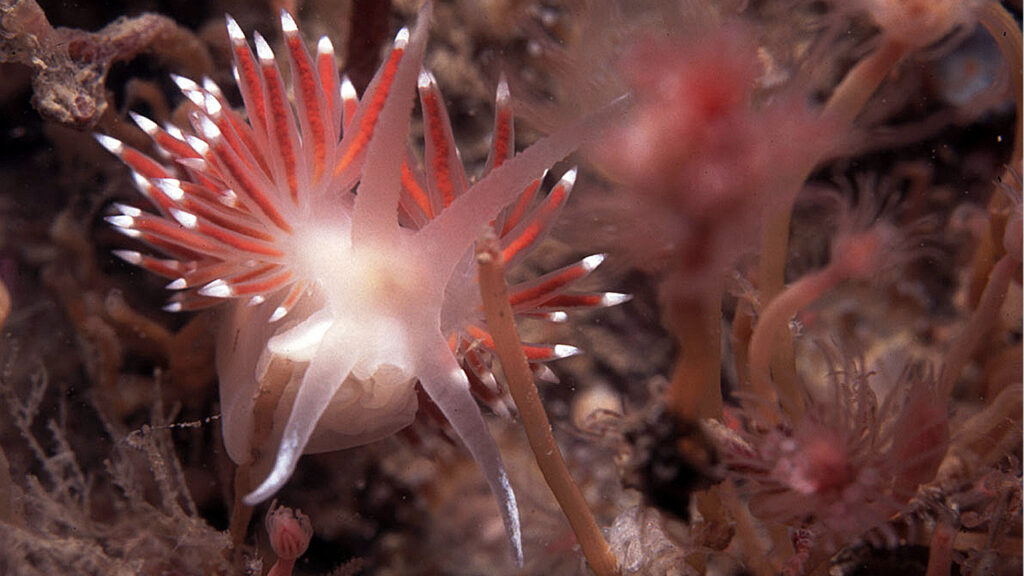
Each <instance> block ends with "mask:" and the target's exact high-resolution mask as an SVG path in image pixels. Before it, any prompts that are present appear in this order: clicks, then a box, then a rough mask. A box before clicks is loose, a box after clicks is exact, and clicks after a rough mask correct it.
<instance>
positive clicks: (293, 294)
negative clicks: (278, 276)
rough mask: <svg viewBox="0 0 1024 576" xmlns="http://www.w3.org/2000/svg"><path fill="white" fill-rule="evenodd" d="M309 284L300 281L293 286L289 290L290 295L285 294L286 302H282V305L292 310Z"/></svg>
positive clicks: (287, 309)
mask: <svg viewBox="0 0 1024 576" xmlns="http://www.w3.org/2000/svg"><path fill="white" fill-rule="evenodd" d="M308 286H309V283H308V282H299V283H297V284H295V285H294V286H292V289H291V290H289V291H288V296H285V299H284V302H281V306H280V307H281V308H284V309H285V310H286V311H289V312H290V311H291V309H292V308H294V307H295V305H296V304H297V303H298V302H299V298H302V294H303V293H304V292H305V291H306V288H307V287H308Z"/></svg>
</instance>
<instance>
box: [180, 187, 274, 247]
mask: <svg viewBox="0 0 1024 576" xmlns="http://www.w3.org/2000/svg"><path fill="white" fill-rule="evenodd" d="M181 205H182V208H184V209H185V210H186V211H187V212H191V213H192V214H195V215H196V216H199V217H200V218H205V219H206V220H209V221H210V222H212V223H213V224H216V225H217V226H220V227H221V228H224V229H226V230H231V231H232V232H237V233H238V234H242V235H244V236H248V237H250V238H253V239H255V240H260V241H263V242H274V241H275V240H276V238H274V237H273V236H271V235H270V234H267V233H266V232H264V231H262V230H259V229H257V228H253V227H251V226H247V225H246V224H243V223H242V222H239V218H238V217H237V216H235V215H234V214H232V213H231V212H230V211H228V210H225V209H223V208H221V207H220V206H218V205H216V204H209V203H207V202H205V201H204V200H200V199H198V198H189V197H186V198H185V199H184V201H183V202H182V204H181Z"/></svg>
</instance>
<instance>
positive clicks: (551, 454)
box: [476, 233, 618, 576]
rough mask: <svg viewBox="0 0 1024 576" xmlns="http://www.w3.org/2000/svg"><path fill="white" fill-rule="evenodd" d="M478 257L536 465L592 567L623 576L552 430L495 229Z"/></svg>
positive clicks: (497, 344) (487, 306)
mask: <svg viewBox="0 0 1024 576" xmlns="http://www.w3.org/2000/svg"><path fill="white" fill-rule="evenodd" d="M476 260H477V266H478V268H479V275H480V295H481V297H482V299H483V304H484V312H485V313H486V315H487V329H488V331H490V333H491V336H492V337H493V338H494V348H495V350H496V352H497V353H498V358H499V359H500V360H501V366H502V369H503V370H504V372H505V378H506V380H507V381H508V387H509V392H510V393H511V394H512V399H513V400H514V401H515V403H516V408H518V409H519V416H520V419H521V420H522V422H523V428H525V429H526V437H527V439H528V440H529V442H530V448H531V449H532V450H533V455H534V457H535V458H536V459H537V465H538V466H540V471H541V473H542V474H543V475H544V480H545V481H546V482H547V483H548V486H549V487H550V488H551V492H553V493H554V495H555V499H556V500H558V504H559V506H561V507H562V512H563V513H564V514H565V516H566V518H567V519H568V520H569V524H570V526H572V529H573V532H575V533H576V540H577V541H578V542H579V543H580V547H581V548H583V555H584V556H586V558H587V562H589V563H590V567H591V568H592V569H593V570H594V572H595V573H596V574H597V575H598V576H614V575H616V574H618V563H617V561H616V560H615V556H614V555H613V554H612V552H611V549H610V548H609V547H608V543H607V542H606V541H605V539H604V536H603V535H602V534H601V529H600V528H599V527H598V526H597V522H596V521H595V520H594V516H593V515H592V514H591V513H590V508H588V507H587V502H586V500H584V499H583V494H582V493H581V492H580V489H579V487H578V486H577V485H576V483H575V482H573V480H572V477H571V476H570V475H569V470H568V469H567V468H566V466H565V460H563V459H562V453H561V451H560V450H559V448H558V444H557V443H556V442H555V437H554V435H553V434H552V433H551V423H550V422H549V421H548V417H547V414H546V413H545V412H544V406H543V404H541V401H540V396H539V395H538V393H537V388H536V386H534V383H533V373H532V372H531V371H530V365H529V364H528V363H527V361H526V354H525V353H524V352H523V346H522V343H521V342H520V340H519V333H518V331H517V330H516V326H515V323H514V322H513V317H512V307H511V306H510V305H509V300H508V285H507V284H506V283H505V266H504V263H503V261H502V258H501V250H500V249H499V247H498V243H497V240H496V238H495V237H494V234H493V233H488V234H487V235H486V236H485V237H484V238H483V239H482V240H481V241H480V242H479V243H478V246H477V253H476Z"/></svg>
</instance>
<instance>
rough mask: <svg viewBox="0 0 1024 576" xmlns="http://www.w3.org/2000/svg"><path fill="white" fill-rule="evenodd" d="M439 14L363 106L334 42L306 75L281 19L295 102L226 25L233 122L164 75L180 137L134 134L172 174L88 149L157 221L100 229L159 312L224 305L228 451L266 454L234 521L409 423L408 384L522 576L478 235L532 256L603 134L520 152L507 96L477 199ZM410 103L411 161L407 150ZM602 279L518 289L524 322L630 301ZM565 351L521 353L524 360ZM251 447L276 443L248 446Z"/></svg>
mask: <svg viewBox="0 0 1024 576" xmlns="http://www.w3.org/2000/svg"><path fill="white" fill-rule="evenodd" d="M430 11H431V8H430V4H429V2H428V3H427V4H426V5H425V6H424V7H423V9H422V10H421V11H420V14H419V16H418V20H417V24H416V26H415V27H414V29H413V30H412V31H411V32H410V31H408V30H407V29H403V30H402V31H400V32H399V33H398V35H397V37H396V39H395V41H394V44H393V46H392V48H391V50H390V53H389V54H388V56H387V57H386V59H385V61H384V63H383V65H382V66H381V68H380V70H379V71H378V72H377V73H376V76H375V77H374V78H373V80H372V81H371V83H370V84H369V86H368V87H367V89H366V91H365V93H364V95H363V96H362V98H358V97H357V95H356V91H355V90H354V89H353V87H352V85H351V84H350V83H349V82H348V81H347V80H346V79H344V78H339V74H338V68H337V65H336V63H335V57H334V52H333V48H332V46H331V43H330V41H328V40H327V38H322V39H321V40H320V42H319V43H318V45H317V49H316V55H315V57H313V56H311V55H310V53H309V52H308V51H307V49H306V47H305V45H304V42H303V40H302V38H301V36H300V35H299V31H298V29H297V27H296V24H295V21H294V19H293V18H292V17H291V16H290V15H289V14H288V13H287V12H282V14H281V28H282V31H283V41H284V46H285V48H286V49H287V53H288V62H289V65H290V70H291V75H290V76H291V84H292V85H291V91H292V95H291V98H289V95H288V87H287V86H286V84H285V82H284V80H283V79H282V75H281V73H280V71H279V69H278V66H277V63H276V59H275V56H274V53H273V51H272V50H271V48H270V46H269V44H268V43H267V42H266V40H264V39H263V38H262V37H261V36H260V35H259V34H256V35H255V47H256V51H255V55H254V54H253V52H252V51H251V49H250V46H249V43H248V41H247V40H246V37H245V35H244V34H243V32H242V30H241V29H240V28H239V26H238V24H237V23H236V22H235V21H234V20H233V19H232V18H231V17H230V16H229V17H228V18H227V29H228V34H229V36H230V40H231V44H232V48H233V52H234V67H235V79H236V81H237V84H238V88H239V91H240V92H241V95H242V99H243V103H244V114H243V113H241V112H236V111H235V110H233V109H232V108H231V107H230V106H229V104H228V102H227V101H226V99H225V97H224V96H223V94H222V93H221V91H220V90H219V89H218V88H217V86H216V85H215V84H214V83H213V82H212V81H209V80H205V81H203V82H202V83H201V84H200V83H197V82H194V81H191V80H188V79H186V78H181V77H175V82H176V83H177V85H178V86H179V87H180V88H181V90H182V91H183V92H184V94H185V96H186V97H187V99H188V100H189V101H190V102H191V115H190V122H191V133H189V132H186V131H184V130H181V129H179V128H177V127H175V126H172V125H165V126H163V127H161V126H159V125H158V124H156V123H155V122H153V121H152V120H149V119H147V118H145V117H142V116H139V115H134V114H133V117H134V119H135V121H136V123H137V124H138V125H139V126H140V127H141V128H142V129H143V130H144V131H145V132H147V133H148V134H149V135H150V137H151V138H152V139H153V141H154V142H155V144H156V146H157V148H158V150H159V151H160V153H161V154H162V155H163V157H164V161H157V160H154V159H152V158H150V157H148V156H146V155H145V154H143V153H141V152H140V151H138V150H135V149H133V148H131V147H129V146H127V145H126V144H124V143H123V142H120V141H118V140H115V139H113V138H110V137H108V136H103V135H100V136H97V139H98V140H99V142H100V143H101V144H102V145H103V146H104V147H106V148H107V149H108V150H110V151H111V152H112V153H114V154H116V155H117V156H118V157H120V158H121V160H122V161H123V162H124V163H125V164H127V165H128V167H129V168H131V170H132V173H133V176H134V179H135V183H136V186H137V188H138V189H139V190H140V191H141V192H142V194H143V195H144V196H145V197H146V198H147V199H148V201H149V203H150V204H151V205H152V209H153V210H152V211H146V210H142V209H140V208H137V207H134V206H127V205H120V204H119V205H115V209H116V210H117V211H118V213H117V214H116V215H112V216H110V217H108V218H107V220H108V221H109V222H110V223H111V224H113V225H114V226H115V227H116V228H117V229H118V230H120V231H121V232H123V233H124V234H126V235H128V236H130V237H133V238H138V239H139V240H140V241H142V242H144V243H146V244H148V245H149V246H150V247H151V248H152V249H153V250H155V251H157V252H159V253H161V254H162V256H154V255H152V254H147V253H142V252H138V251H131V250H119V251H117V252H116V254H117V255H118V256H120V257H121V258H123V259H124V260H126V261H128V262H129V263H132V264H135V265H138V266H140V267H142V268H145V269H147V270H149V271H151V272H154V273H156V274H159V275H162V276H164V277H166V278H168V279H169V280H170V284H169V285H168V288H170V289H172V290H175V291H176V293H175V295H174V296H173V297H172V298H171V300H170V303H169V304H168V306H167V309H168V310H172V311H186V310H195V309H199V308H203V307H207V306H211V305H214V304H217V303H220V302H226V304H227V305H228V306H227V308H228V309H227V310H226V311H225V317H224V323H223V326H222V328H221V332H220V336H219V339H218V343H217V369H218V375H219V379H220V398H221V410H222V421H223V431H224V440H225V443H226V445H227V451H228V454H229V455H230V457H231V458H232V459H233V460H234V461H235V462H236V463H239V464H243V463H252V461H253V459H254V457H255V456H254V455H255V454H257V453H261V452H265V453H266V454H267V455H268V456H269V455H271V454H275V455H274V457H273V459H272V460H271V459H269V458H267V459H265V461H266V462H268V463H269V462H271V461H272V465H270V464H268V465H267V466H266V467H267V468H269V472H267V475H266V477H265V479H264V480H263V481H262V483H260V485H259V486H258V487H257V488H255V490H253V491H252V492H251V493H249V494H248V495H246V496H245V498H244V502H245V503H246V504H248V505H255V504H257V503H260V502H263V501H265V500H267V499H268V498H270V497H271V496H272V495H273V494H274V493H275V492H277V491H278V490H279V489H280V488H281V486H282V485H283V484H284V483H285V482H286V481H287V480H288V478H289V477H290V476H291V475H292V473H293V472H294V470H295V467H296V463H297V462H298V460H299V457H300V456H301V455H302V454H303V453H313V452H323V451H330V450H338V449H342V448H347V447H352V446H357V445H361V444H366V443H368V442H372V441H374V440H378V439H381V438H384V437H386V436H388V435H390V434H393V433H394V432H396V431H398V430H400V429H402V428H403V427H405V426H407V425H409V424H410V423H411V422H412V421H413V418H414V415H415V413H416V411H417V407H418V396H417V393H416V386H417V385H419V386H422V389H423V391H424V392H425V393H426V394H427V396H429V398H430V399H431V400H432V401H433V402H434V403H435V404H436V405H437V407H438V408H439V409H440V411H441V413H442V414H443V415H444V417H445V418H446V419H447V421H448V422H449V423H450V424H451V426H452V428H453V429H454V430H455V432H456V433H457V434H458V436H459V437H460V438H461V440H462V441H463V442H464V444H465V446H466V447H467V448H468V449H469V451H470V452H471V453H472V455H473V457H474V458H475V460H476V461H477V463H478V464H479V466H480V468H481V470H482V472H483V474H484V476H485V477H486V479H487V481H488V483H489V484H490V487H491V489H492V490H493V492H494V493H495V495H496V496H497V498H498V500H499V503H500V508H501V511H502V516H503V519H504V522H505V526H506V529H507V531H508V535H509V538H510V540H511V543H512V547H513V553H514V555H515V558H516V559H517V561H521V559H522V547H521V541H520V540H521V538H520V531H519V519H518V518H519V517H518V509H517V507H516V503H515V496H514V494H513V492H512V488H511V487H510V485H509V481H508V477H507V475H506V472H505V469H504V466H503V464H502V461H501V455H500V454H499V451H498V449H497V446H496V445H495V442H494V440H493V439H492V438H491V436H490V434H489V432H488V430H487V427H486V425H485V422H484V419H483V417H482V414H481V410H480V407H479V405H478V404H477V401H476V399H475V398H474V391H476V392H478V395H486V392H487V391H488V390H489V391H491V392H495V391H496V390H497V388H496V386H497V384H496V383H495V382H494V379H493V376H492V375H491V373H490V370H489V361H490V356H489V353H490V346H491V340H490V337H489V335H488V333H487V331H486V330H485V329H484V328H482V327H481V326H483V325H484V322H483V314H482V311H481V309H480V298H479V295H478V288H477V286H476V264H475V260H474V259H473V245H474V242H475V240H476V239H477V238H478V237H479V236H480V235H481V234H482V232H483V231H484V230H485V227H487V226H493V227H494V229H495V231H496V233H497V235H498V237H499V238H500V242H501V246H502V251H503V254H502V255H503V258H504V260H505V261H506V262H507V263H515V262H517V261H519V260H520V259H521V258H523V256H524V255H525V254H526V253H527V252H528V251H529V250H530V249H531V248H532V247H534V246H536V245H537V243H538V241H539V239H540V238H541V237H542V236H543V235H544V233H545V232H546V231H547V230H548V229H549V227H550V225H551V224H552V222H553V221H554V219H555V217H556V216H557V214H558V212H559V210H560V208H561V207H562V206H563V205H564V203H565V201H566V198H567V197H568V195H569V192H570V190H571V188H572V186H573V181H574V179H575V171H574V170H570V171H569V172H567V173H566V174H565V175H564V176H563V177H562V178H561V180H560V181H559V182H558V183H557V184H556V185H555V186H554V187H553V188H552V189H551V191H550V192H549V193H548V194H547V195H544V194H541V193H540V192H539V190H540V188H541V186H542V184H541V183H542V181H543V176H544V174H545V171H546V169H547V168H549V167H550V166H551V165H552V164H553V163H555V162H557V161H559V160H561V159H562V158H564V157H565V156H566V155H568V154H569V153H570V152H572V150H573V149H574V148H575V147H576V146H577V145H578V143H579V142H580V139H581V138H583V137H585V135H586V134H588V133H589V132H591V131H592V130H593V129H594V128H595V124H596V121H594V120H585V121H582V122H581V123H579V124H577V125H576V126H574V127H570V128H569V129H566V130H564V131H560V132H557V133H555V134H553V135H551V136H549V137H547V138H544V139H541V140H540V141H538V142H537V143H535V144H534V145H533V146H531V147H529V148H528V149H527V150H525V151H523V152H522V153H519V154H515V152H514V131H513V122H512V110H511V104H510V96H509V90H508V87H507V85H506V83H505V82H504V81H502V82H501V83H500V84H499V86H498V90H497V104H496V108H497V113H496V120H495V131H494V135H493V141H492V145H491V150H490V155H489V158H488V160H487V164H486V166H485V169H484V172H485V174H484V175H483V176H482V177H480V178H479V179H477V180H476V181H475V182H472V183H471V182H470V181H469V180H468V179H467V176H466V173H465V168H464V167H463V164H462V161H461V159H460V157H459V152H458V149H457V148H456V146H455V144H454V141H453V137H452V128H451V126H450V123H449V119H448V114H447V112H446V110H445V106H444V102H443V99H442V96H441V93H440V92H439V90H438V87H437V84H436V82H435V80H434V77H433V76H432V75H431V74H430V73H429V72H427V71H424V70H422V68H421V67H422V62H423V54H424V48H425V45H426V39H427V25H428V22H429V18H430ZM417 91H418V93H419V100H420V103H421V108H422V111H423V112H422V114H423V120H424V132H425V138H424V139H425V141H426V142H425V149H424V152H423V158H422V162H420V161H419V160H418V158H417V156H416V155H414V154H413V153H412V152H411V150H410V143H409V126H410V116H411V113H412V108H413V99H414V96H415V94H416V92H417ZM421 164H422V166H423V167H422V168H420V165H421ZM601 259H602V256H601V255H594V256H590V257H588V258H584V259H583V260H582V261H580V262H578V263H576V264H572V265H570V266H566V267H565V268H562V269H559V270H555V271H553V272H550V273H548V274H546V275H543V276H541V277H539V278H536V279H534V280H531V281H529V282H526V283H523V284H520V285H516V286H513V287H512V289H511V292H510V294H511V295H510V299H511V301H512V302H511V303H512V305H513V309H514V311H515V312H516V313H518V314H527V315H532V316H538V317H546V318H548V319H550V320H557V319H559V318H560V317H562V316H564V313H565V312H564V311H565V310H567V309H573V308H584V307H597V306H606V305H611V304H616V303H619V302H622V301H623V300H624V299H625V296H623V295H621V294H615V293H580V292H572V291H571V288H572V286H573V285H574V284H575V283H576V282H578V281H579V280H580V279H582V278H583V277H585V276H587V275H588V274H589V273H590V272H591V271H592V270H593V269H594V268H595V267H596V266H597V265H598V264H600V262H601ZM576 351H577V350H576V349H575V348H573V347H572V346H566V345H536V346H528V347H527V355H528V357H529V358H530V359H531V361H533V362H543V361H545V360H551V359H556V358H561V357H565V356H568V355H571V354H574V353H576ZM481 392H483V394H481ZM267 394H278V395H279V398H280V399H279V401H278V402H277V405H276V408H275V411H274V414H273V422H272V423H266V422H257V418H256V416H254V410H255V407H256V403H257V400H258V398H259V397H260V396H261V395H267ZM257 427H261V428H263V429H266V428H272V430H271V431H270V432H269V433H264V434H263V436H262V437H263V438H266V440H265V442H264V443H263V444H261V445H259V446H257V445H254V444H257V443H258V441H257V440H256V438H257V433H256V432H255V430H256V428H257ZM256 469H258V467H257V468H256Z"/></svg>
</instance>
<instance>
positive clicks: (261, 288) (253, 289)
mask: <svg viewBox="0 0 1024 576" xmlns="http://www.w3.org/2000/svg"><path fill="white" fill-rule="evenodd" d="M293 275H294V274H293V273H292V271H291V270H287V269H285V270H283V271H282V272H280V273H279V274H275V275H273V276H270V277H268V278H262V279H258V280H252V281H249V282H242V283H239V284H235V283H234V282H230V281H228V285H229V286H231V290H232V292H234V293H235V294H236V295H239V296H247V295H250V294H263V293H265V292H271V291H273V290H277V289H278V288H280V287H282V286H284V285H285V284H287V283H288V282H289V281H290V280H291V279H292V276H293Z"/></svg>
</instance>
